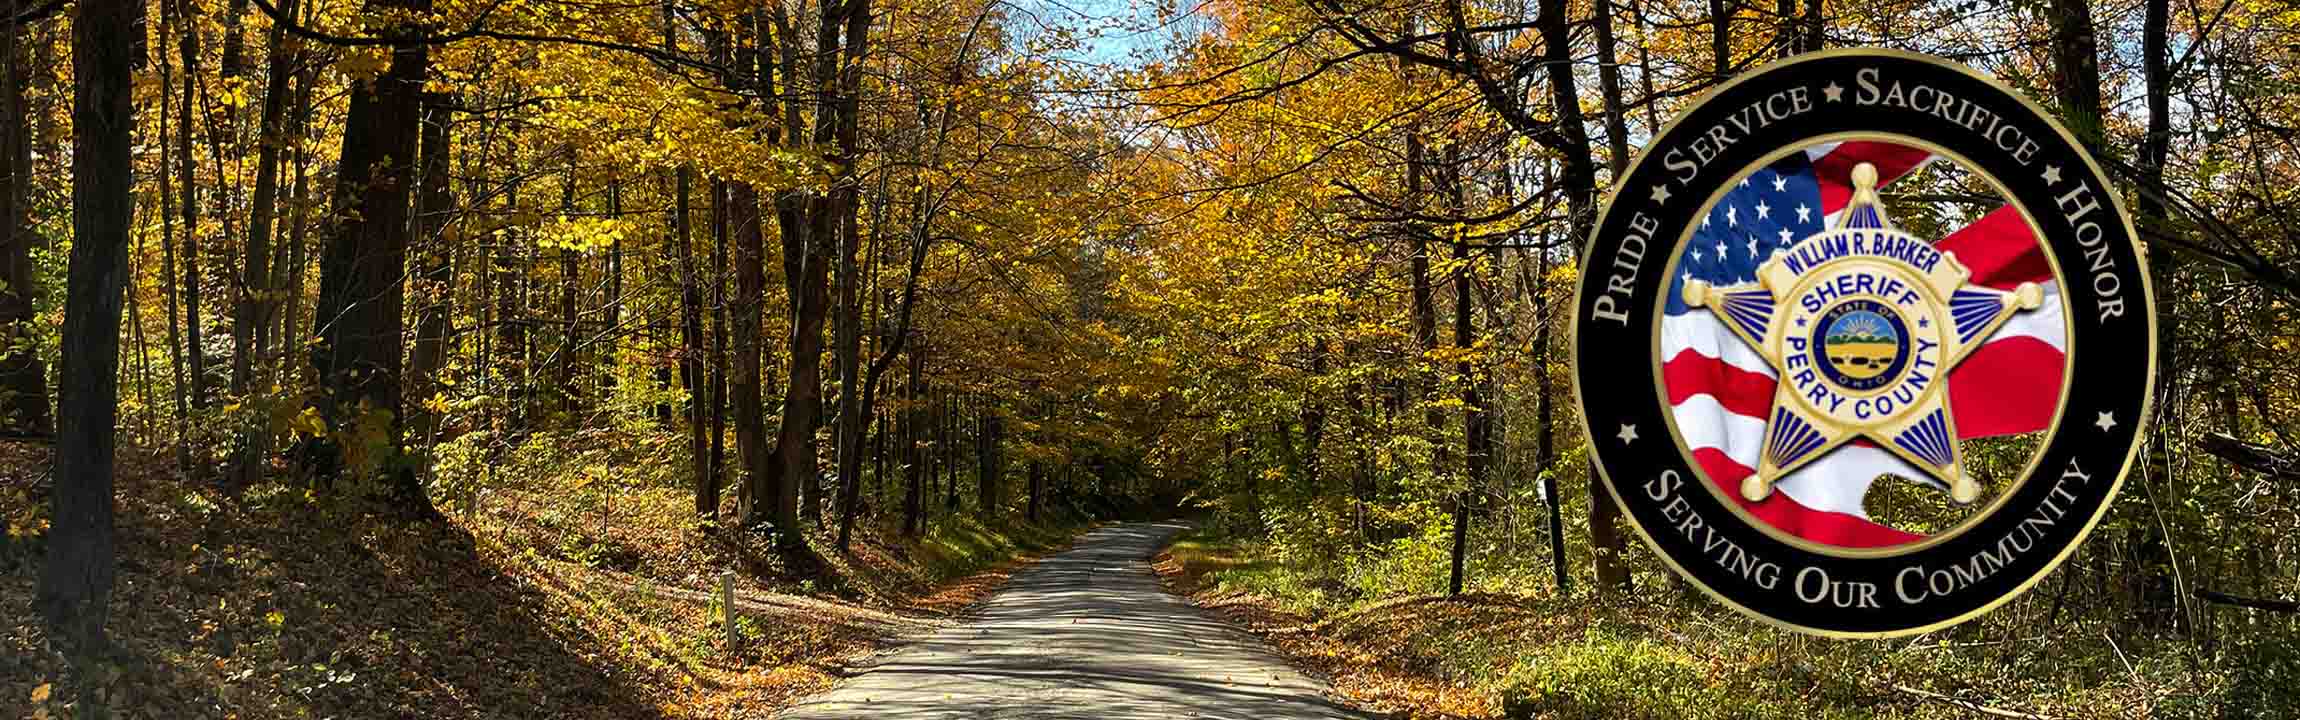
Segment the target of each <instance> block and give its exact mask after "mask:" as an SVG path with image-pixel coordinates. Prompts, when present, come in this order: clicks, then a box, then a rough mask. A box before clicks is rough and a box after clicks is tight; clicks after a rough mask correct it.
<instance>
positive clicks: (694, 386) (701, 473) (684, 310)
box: [671, 165, 719, 520]
mask: <svg viewBox="0 0 2300 720" xmlns="http://www.w3.org/2000/svg"><path fill="white" fill-rule="evenodd" d="M676 183H677V189H676V190H675V191H674V192H675V193H676V195H675V196H674V199H673V200H672V206H671V228H672V232H673V233H676V234H677V235H678V241H677V244H676V245H675V246H674V247H673V249H674V250H675V251H677V252H678V253H679V376H680V377H681V378H683V379H684V380H685V382H686V385H687V452H688V453H689V455H688V457H689V459H690V460H691V461H692V462H693V463H694V473H695V515H696V516H697V517H700V518H702V519H704V520H717V519H718V517H719V479H718V478H717V477H716V476H713V475H712V474H711V459H710V455H711V440H710V430H709V426H710V423H709V420H708V418H709V414H708V410H707V409H706V408H707V406H706V405H705V403H704V400H706V399H708V398H709V397H710V392H709V390H708V388H707V385H708V383H706V382H705V381H704V379H703V293H702V279H701V278H700V277H698V276H697V271H696V268H695V233H694V213H693V210H692V206H693V202H692V201H693V199H694V190H695V170H694V168H692V167H689V166H686V165H680V166H679V170H678V180H677V181H676Z"/></svg>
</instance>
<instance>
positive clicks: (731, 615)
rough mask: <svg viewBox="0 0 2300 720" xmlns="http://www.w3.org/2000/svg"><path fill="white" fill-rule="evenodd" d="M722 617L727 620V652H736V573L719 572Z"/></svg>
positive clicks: (732, 571)
mask: <svg viewBox="0 0 2300 720" xmlns="http://www.w3.org/2000/svg"><path fill="white" fill-rule="evenodd" d="M719 608H720V611H719V613H720V616H721V617H724V618H726V624H727V652H730V653H731V652H734V651H735V571H734V570H720V571H719Z"/></svg>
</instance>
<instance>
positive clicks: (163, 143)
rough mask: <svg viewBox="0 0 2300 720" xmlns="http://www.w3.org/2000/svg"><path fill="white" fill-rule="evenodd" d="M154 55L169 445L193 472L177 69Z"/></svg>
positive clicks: (163, 25) (170, 24)
mask: <svg viewBox="0 0 2300 720" xmlns="http://www.w3.org/2000/svg"><path fill="white" fill-rule="evenodd" d="M176 6H177V3H174V2H167V1H165V0H163V2H161V3H160V37H162V38H165V37H167V36H168V35H169V34H170V33H172V32H174V30H175V25H176ZM152 54H153V55H154V56H155V57H157V58H158V61H159V65H160V91H159V92H158V93H155V94H157V95H159V96H160V118H159V126H160V137H159V146H160V169H159V171H158V172H155V173H153V174H154V175H158V176H159V177H160V296H161V298H163V300H164V302H163V303H162V308H161V309H162V310H163V311H165V312H166V314H167V316H168V373H169V375H170V376H171V379H173V380H174V381H175V382H174V383H173V384H172V385H171V392H170V393H169V394H171V395H173V396H174V397H173V400H174V401H175V407H176V422H175V426H176V427H175V430H176V441H175V443H174V448H173V449H174V450H175V461H176V471H177V472H181V473H189V472H191V465H192V455H191V445H190V443H191V399H190V395H189V393H188V389H189V388H190V387H191V385H190V384H189V382H188V381H187V380H186V379H185V377H184V343H183V332H182V330H183V315H182V314H181V313H180V312H178V309H179V307H180V302H179V301H180V299H181V298H182V297H183V296H182V294H181V292H179V289H180V288H182V287H183V275H182V268H181V266H180V265H179V263H178V262H177V260H176V232H175V230H176V217H177V216H176V212H175V205H174V203H175V197H176V194H175V192H176V191H175V186H174V185H173V180H172V179H171V178H173V177H174V176H172V175H170V174H169V173H168V167H169V166H170V162H169V161H170V160H171V159H172V158H171V153H172V152H173V151H172V150H171V148H172V147H173V146H172V145H170V144H169V143H168V137H169V135H168V130H169V128H168V125H169V120H170V118H172V117H174V113H173V112H171V108H172V107H173V102H174V101H173V98H174V97H175V95H174V93H172V92H170V90H171V89H172V88H174V87H175V73H174V72H173V68H174V67H175V64H174V63H173V62H171V61H170V60H169V59H168V53H167V52H166V50H165V48H164V47H163V48H161V49H159V50H157V51H154V52H153V53H152ZM183 231H184V234H185V236H186V237H189V236H190V234H191V232H192V230H191V228H184V229H183Z"/></svg>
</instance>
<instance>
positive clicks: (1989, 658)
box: [1158, 532, 2300, 720]
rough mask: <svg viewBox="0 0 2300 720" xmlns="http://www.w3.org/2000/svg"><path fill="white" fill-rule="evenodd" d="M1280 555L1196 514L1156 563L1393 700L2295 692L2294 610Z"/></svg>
mask: <svg viewBox="0 0 2300 720" xmlns="http://www.w3.org/2000/svg"><path fill="white" fill-rule="evenodd" d="M1272 555H1273V553H1272V551H1271V549H1270V548H1269V547H1268V546H1266V545H1264V544H1262V543H1260V542H1258V541H1254V540H1250V539H1239V538H1231V537H1223V536H1220V535H1217V534H1210V533H1206V532H1195V533H1191V534H1188V535H1185V536H1184V537H1182V538H1180V539H1178V540H1177V541H1176V542H1175V543H1174V544H1173V546H1172V547H1170V548H1169V549H1168V550H1167V551H1166V553H1164V554H1163V555H1162V556H1161V557H1160V559H1159V566H1158V567H1159V572H1160V574H1161V576H1162V577H1164V578H1165V580H1166V582H1167V583H1168V586H1169V588H1170V589H1173V590H1174V591H1176V592H1179V593H1183V594H1185V595H1187V596H1188V597H1190V598H1191V599H1193V600H1194V601H1195V602H1197V603H1199V604H1200V605H1203V606H1206V607H1209V608H1212V609H1215V610H1217V611H1219V612H1221V613H1223V614H1225V615H1227V616H1229V617H1230V618H1231V619H1232V620H1234V621H1236V622H1239V623H1241V624H1243V625H1245V626H1246V627H1248V628H1249V629H1251V630H1253V631H1254V632H1256V633H1257V634H1259V635H1261V636H1263V637H1264V638H1265V639H1267V640H1269V641H1270V642H1271V644H1272V645H1273V646H1275V647H1276V648H1277V649H1278V650H1279V651H1280V652H1281V653H1283V654H1285V655H1286V656H1288V657H1289V658H1291V659H1293V660H1294V661H1296V662H1297V663H1300V664H1303V665H1305V666H1307V667H1310V668H1312V669H1314V670H1316V671H1318V672H1320V673H1321V674H1323V675H1325V676H1326V677H1328V678H1329V679H1330V680H1331V681H1332V682H1333V684H1334V687H1335V690H1336V691H1337V693H1339V694H1341V695H1342V696H1344V697H1345V698H1346V699H1348V700H1350V701H1352V702H1354V703H1356V704H1358V705H1360V706H1363V707H1366V708H1368V709H1371V710H1375V711H1378V712H1382V713H1385V714H1389V715H1392V716H1395V717H1407V718H1563V719H1581V718H1654V719H1666V718H1686V719H1695V720H1709V719H1712V718H1715V719H1725V718H1754V719H1758V720H1763V719H1767V718H1783V719H1787V718H1824V719H1831V718H1848V719H1849V718H1901V719H1908V720H1933V719H1944V720H1945V719H1947V718H1966V717H1975V716H1978V715H1980V714H1982V713H1983V712H1984V710H1983V709H1986V710H1997V711H2006V712H2014V713H2023V714H2028V715H2033V716H2038V717H2055V718H2136V717H2165V718H2250V717H2261V718H2285V717H2294V716H2295V715H2294V712H2295V710H2296V709H2300V705H2296V703H2300V685H2295V684H2294V683H2293V682H2292V681H2291V679H2292V678H2293V677H2295V676H2294V675H2293V671H2294V670H2295V669H2300V654H2296V653H2295V652H2294V651H2293V650H2292V649H2291V648H2292V647H2293V644H2292V643H2291V640H2292V639H2293V638H2294V634H2293V633H2292V632H2291V629H2290V628H2289V626H2285V627H2283V628H2281V629H2277V628H2276V626H2273V625H2264V626H2263V629H2262V630H2261V633H2260V634H2259V635H2258V636H2255V637H2253V638H2250V639H2248V640H2246V641H2245V642H2244V643H2242V645H2241V647H2228V648H2223V650H2222V651H2221V652H2220V653H2218V654H2216V655H2213V656H2209V657H2207V656H2201V655H2199V654H2197V653H2196V652H2194V651H2193V650H2192V648H2193V644H2192V643H2188V642H2185V641H2181V640H2178V639H2174V638H2164V637H2157V636H2152V635H2150V634H2149V633H2148V632H2147V631H2145V630H2133V629H2131V628H2129V627H2125V626H2122V625H2120V624H2119V623H2117V622H2115V621H2114V620H2100V619H2088V618H2083V617H2078V616H2076V615H2074V614H2073V613H2072V614H2071V615H2070V616H2069V617H2067V618H2065V619H2063V620H2062V621H2061V622H2060V624H2059V625H2057V626H2056V628H2057V629H2056V630H2055V631H2054V632H2052V633H2050V634H2048V635H2045V636H2039V635H2038V634H2037V629H2036V628H2035V627H2016V626H2017V625H2018V624H2019V623H2021V622H2024V620H2022V618H2028V617H2041V615H2022V614H2020V613H2022V612H2023V609H2012V610H2008V611H2006V612H2004V613H2003V615H2005V617H2002V618H1994V621H1995V622H1996V623H1998V624H1996V625H1993V626H1992V625H1991V621H1992V620H1991V619H1984V620H1982V621H1977V622H1975V623H1969V624H1968V625H1967V626H1964V627H1962V628H1960V629H1956V630H1950V631H1944V632H1941V633H1935V634H1930V635H1925V636H1920V637H1916V638H1904V639H1900V640H1893V641H1832V640H1823V639H1817V638H1808V637H1804V636H1800V635H1795V634H1790V633H1786V632H1782V631H1778V630H1774V629H1771V628H1768V627H1765V626H1763V625H1760V624H1758V623H1756V622H1754V621H1750V620H1746V619H1743V618H1742V617H1740V616H1739V615H1738V614H1736V613H1733V612H1732V611H1730V610H1728V609H1725V608H1723V607H1720V606H1717V605H1715V604H1713V603H1711V602H1710V601H1708V600H1707V599H1705V598H1703V597H1700V596H1698V595H1696V594H1689V593H1687V592H1682V591H1678V590H1675V589H1671V588H1669V587H1668V585H1667V583H1665V582H1650V581H1652V580H1657V579H1658V578H1656V577H1653V576H1651V575H1648V576H1647V577H1646V579H1647V580H1648V581H1649V582H1648V585H1649V586H1653V587H1651V589H1648V590H1644V591H1640V592H1636V593H1632V594H1631V595H1630V596H1628V597H1619V598H1593V597H1591V596H1589V595H1587V594H1585V593H1584V594H1576V595H1574V596H1572V597H1569V598H1558V597H1556V596H1555V595H1553V594H1545V593H1539V592H1528V593H1513V592H1494V591H1490V590H1489V591H1487V592H1477V593H1470V594H1465V595H1463V596H1460V597H1454V598H1447V597H1442V596H1437V595H1430V594H1416V593H1414V592H1391V593H1356V592H1335V591H1334V590H1332V588H1334V587H1336V586H1337V584H1340V583H1342V582H1343V581H1339V580H1331V579H1324V578H1322V577H1320V574H1319V573H1315V572H1311V571H1308V570H1305V569H1303V568H1301V567H1297V566H1294V565H1290V564H1288V563H1283V562H1276V561H1273V560H1271V559H1269V558H1270V557H1272ZM1350 582H1357V581H1350ZM2047 602H2049V601H2047ZM2017 604H2019V603H2018V602H2017V601H2016V605H2017ZM2022 632H2025V633H2026V634H2025V635H2023V634H2021V633H2022ZM2112 638H2113V639H2112Z"/></svg>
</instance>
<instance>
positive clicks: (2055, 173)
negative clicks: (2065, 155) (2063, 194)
mask: <svg viewBox="0 0 2300 720" xmlns="http://www.w3.org/2000/svg"><path fill="white" fill-rule="evenodd" d="M2044 184H2046V185H2059V184H2060V166H2059V165H2046V166H2044Z"/></svg>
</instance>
